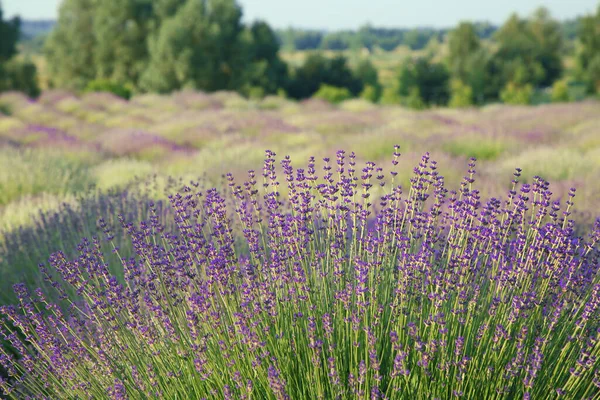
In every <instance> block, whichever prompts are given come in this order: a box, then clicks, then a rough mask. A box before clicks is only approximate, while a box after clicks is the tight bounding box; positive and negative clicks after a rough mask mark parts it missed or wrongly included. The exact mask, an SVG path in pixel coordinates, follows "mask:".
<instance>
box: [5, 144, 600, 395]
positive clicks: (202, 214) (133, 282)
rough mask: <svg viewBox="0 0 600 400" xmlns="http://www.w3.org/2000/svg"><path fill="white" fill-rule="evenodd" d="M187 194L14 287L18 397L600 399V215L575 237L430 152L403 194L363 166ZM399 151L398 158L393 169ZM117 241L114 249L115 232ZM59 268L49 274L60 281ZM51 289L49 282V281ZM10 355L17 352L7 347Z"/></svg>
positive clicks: (549, 215) (520, 199) (286, 162)
mask: <svg viewBox="0 0 600 400" xmlns="http://www.w3.org/2000/svg"><path fill="white" fill-rule="evenodd" d="M275 156H276V155H275V154H274V153H273V152H271V151H267V153H266V159H265V163H264V167H263V169H262V171H261V172H255V171H249V174H248V179H247V180H246V181H245V182H243V183H238V182H236V180H235V178H234V177H233V176H231V175H228V176H227V177H226V185H225V186H226V187H225V189H226V194H223V193H221V192H219V191H218V190H216V189H209V190H203V189H202V188H201V186H200V185H198V184H196V183H192V184H190V185H189V186H185V187H183V189H182V190H181V191H180V193H177V194H174V195H172V196H170V197H169V200H170V203H171V207H172V211H173V214H174V221H175V224H176V227H177V228H172V229H166V225H165V223H164V221H161V218H159V217H158V216H157V215H155V216H153V217H152V218H150V219H149V220H148V221H145V222H141V223H139V224H134V223H132V222H129V221H128V220H127V219H126V218H124V217H121V218H120V222H121V225H122V229H123V231H124V232H126V234H127V235H128V237H129V238H130V241H131V248H132V254H131V255H130V256H124V255H121V254H120V253H119V250H118V249H117V248H116V246H115V249H114V252H115V254H117V256H118V259H119V260H120V264H121V265H120V268H121V269H122V271H123V276H122V278H121V277H115V276H112V275H111V273H110V271H111V270H114V266H110V265H108V263H107V261H106V258H105V255H104V254H103V252H102V251H101V248H102V245H101V240H100V239H98V238H91V239H83V240H82V241H81V243H80V244H79V246H78V248H77V252H78V255H77V256H76V257H67V256H66V255H65V254H64V253H62V252H58V253H55V254H54V255H53V256H52V257H51V258H50V260H49V264H50V267H51V269H52V270H53V271H56V274H57V275H58V276H59V278H58V282H52V284H51V285H50V286H52V287H54V288H55V290H56V291H58V292H59V295H60V297H61V298H62V299H64V300H65V302H66V303H67V304H68V306H66V307H63V308H60V307H59V306H56V305H54V304H53V303H52V302H51V301H49V300H48V299H47V297H46V294H44V293H43V292H42V291H41V290H36V291H33V292H32V293H31V292H30V291H29V290H28V289H27V288H26V287H25V286H24V285H17V286H15V291H16V295H17V297H18V299H19V304H18V305H15V306H3V307H1V308H0V314H1V315H2V318H3V322H4V324H3V328H2V330H1V332H2V339H3V340H5V341H6V342H7V343H9V344H10V346H9V347H7V348H6V349H4V350H2V351H1V353H0V365H2V366H3V368H4V369H5V370H6V371H7V372H8V375H9V379H8V380H4V381H2V382H0V385H1V386H2V388H3V389H4V391H5V393H6V394H7V395H8V396H12V397H14V398H28V397H29V398H93V399H100V398H112V399H127V398H131V399H137V398H147V397H160V398H198V399H202V398H205V399H213V398H221V399H253V398H254V399H315V398H316V399H346V398H356V399H405V398H418V399H421V398H439V399H442V398H454V397H463V398H469V399H475V398H481V399H487V398H533V399H538V398H554V397H563V398H569V399H594V398H598V396H600V384H599V382H600V362H599V361H598V356H599V355H600V354H599V353H600V340H599V339H600V312H599V311H600V310H599V308H600V277H599V276H598V272H599V271H598V267H599V266H600V265H599V260H600V250H599V249H598V242H599V241H600V220H598V221H596V223H595V225H594V226H593V228H592V229H591V230H590V231H589V233H588V235H587V237H578V236H577V234H576V231H575V226H574V223H573V222H572V221H571V220H570V219H569V215H570V213H571V212H572V206H573V203H574V197H575V191H574V190H573V191H571V193H570V195H569V198H568V200H567V201H566V204H565V207H561V204H560V203H559V202H558V201H555V200H553V198H552V193H551V192H550V190H549V184H548V183H547V182H545V181H543V180H542V179H541V178H536V179H535V180H534V182H533V183H532V184H524V185H521V186H519V184H518V177H519V174H520V171H519V170H517V172H516V173H515V178H514V180H513V182H512V185H511V189H510V191H509V193H508V197H507V198H506V199H505V200H501V199H496V198H492V199H489V200H487V201H485V202H484V201H482V199H481V198H480V195H479V192H478V191H477V190H476V189H475V188H474V185H473V184H474V181H475V178H474V177H475V175H476V170H475V160H471V162H470V163H469V169H468V173H467V175H466V176H465V178H464V180H463V181H462V184H461V185H460V187H459V188H458V190H455V191H449V190H447V189H446V188H445V185H444V178H443V177H442V176H441V175H440V174H439V173H438V171H437V164H436V162H435V161H433V160H431V159H430V157H429V155H428V154H426V155H424V156H423V158H422V160H421V162H420V163H419V165H418V166H417V167H416V168H415V169H414V175H413V178H412V179H411V185H410V187H409V188H407V189H405V188H402V187H401V186H399V185H397V184H396V183H395V182H394V178H395V176H396V173H395V172H394V171H391V172H390V173H388V174H387V176H388V178H386V174H385V173H384V171H383V168H381V167H379V166H377V165H376V164H374V163H371V162H369V163H366V164H365V165H364V166H362V167H361V166H359V165H357V161H356V156H355V154H354V153H351V154H347V153H345V152H344V151H339V152H337V154H336V157H335V160H332V159H329V158H325V159H324V160H323V164H322V167H321V168H322V173H318V172H317V171H318V167H317V162H316V160H315V159H314V158H311V159H310V160H309V162H308V165H307V167H306V168H294V167H293V165H292V161H291V160H290V159H289V157H285V158H283V159H282V160H281V162H280V163H279V165H278V164H277V161H276V158H275ZM399 156H400V154H399V150H398V147H396V149H395V152H394V157H393V160H392V166H395V165H396V164H397V160H398V157H399ZM102 227H103V229H104V232H105V239H106V240H107V241H108V242H111V241H113V240H114V238H113V237H114V234H113V231H112V230H111V228H110V227H108V226H107V225H106V224H103V225H102ZM48 269H49V268H48V267H42V271H47V270H48ZM44 276H45V277H46V279H48V280H53V279H54V278H52V276H51V275H50V274H48V273H45V274H44ZM9 348H10V351H9Z"/></svg>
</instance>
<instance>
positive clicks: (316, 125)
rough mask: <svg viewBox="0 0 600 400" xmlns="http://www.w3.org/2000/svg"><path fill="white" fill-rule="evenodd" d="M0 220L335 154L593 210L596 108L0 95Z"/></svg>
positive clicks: (599, 170) (598, 158)
mask: <svg viewBox="0 0 600 400" xmlns="http://www.w3.org/2000/svg"><path fill="white" fill-rule="evenodd" d="M0 110H3V114H0V146H1V147H0V151H1V152H2V153H1V154H2V157H1V158H0V162H1V163H2V169H1V171H2V172H0V187H1V188H2V190H1V194H0V215H1V218H0V221H1V225H2V227H3V228H8V229H14V228H16V227H17V226H19V225H22V224H26V223H27V222H28V221H30V219H29V218H28V217H29V214H30V212H31V211H32V210H35V209H37V207H41V208H51V207H52V206H53V205H57V204H59V203H61V202H63V201H65V200H68V199H71V198H73V196H74V195H76V194H78V193H82V192H84V191H85V190H86V189H87V188H88V187H89V186H90V185H94V186H95V187H97V188H100V189H105V190H106V189H110V188H119V187H120V188H123V187H125V186H126V185H127V184H128V183H129V182H130V181H131V180H133V179H134V178H135V177H136V176H137V177H144V176H148V175H152V174H158V175H161V176H172V177H184V178H192V177H198V176H206V178H207V179H208V180H209V181H210V183H211V184H213V185H217V184H218V183H219V182H220V178H221V176H222V175H223V174H224V173H227V172H232V173H234V174H235V175H236V176H243V175H245V173H246V171H247V170H248V169H257V170H258V169H260V167H261V166H262V160H263V157H264V151H265V150H267V149H270V150H273V151H275V152H276V153H278V154H279V155H280V156H283V155H290V156H292V158H293V159H294V160H296V162H297V163H298V162H300V163H304V162H305V161H306V160H307V159H308V157H309V156H311V155H312V156H315V157H317V159H320V158H322V157H324V156H331V155H332V154H335V151H336V150H339V149H340V148H343V149H345V150H347V151H355V152H356V154H357V157H358V158H359V160H363V161H367V160H368V161H374V162H376V163H378V164H381V165H382V166H384V167H386V166H388V165H389V162H390V160H391V158H390V157H391V154H392V152H393V146H394V145H395V144H398V145H400V148H401V153H402V154H403V156H402V157H401V159H400V162H401V166H402V168H400V169H399V170H400V174H401V179H402V182H403V183H404V184H405V185H407V184H408V179H409V177H410V174H411V173H412V167H413V166H414V165H416V164H417V163H418V160H419V159H420V157H421V155H422V154H423V153H425V152H430V153H431V155H432V158H433V159H435V160H437V161H438V162H439V165H440V168H442V169H443V170H444V171H445V177H446V180H447V182H448V183H449V184H451V185H456V184H457V183H458V182H459V180H460V179H461V177H462V176H463V175H464V173H465V172H466V168H467V166H466V164H467V160H468V158H469V157H476V158H477V159H478V161H479V165H478V167H479V171H478V180H480V181H481V182H480V185H481V186H482V190H484V191H485V193H483V195H484V196H490V195H492V194H493V195H498V194H501V193H504V191H505V190H506V189H507V188H508V185H509V184H510V177H511V176H512V172H513V170H514V168H516V167H520V168H522V169H523V177H524V179H525V180H526V181H529V182H530V181H531V178H532V177H533V176H535V175H539V176H541V177H543V178H544V179H547V180H549V181H550V182H551V183H552V185H553V191H554V193H555V195H556V196H558V197H561V196H563V195H564V194H565V193H566V192H565V190H568V189H569V188H570V187H576V188H578V199H577V203H578V210H579V211H580V212H584V211H594V210H597V209H598V194H599V193H600V182H598V180H597V177H598V176H600V128H599V127H600V117H599V115H600V104H599V103H597V102H586V103H575V104H557V105H544V106H538V107H511V106H501V105H492V106H488V107H484V108H482V109H469V110H450V109H433V110H429V111H422V112H416V111H410V110H407V109H403V108H400V107H392V106H390V107H381V106H375V105H372V104H370V103H368V102H364V101H361V100H350V101H347V102H345V103H343V104H341V105H340V106H339V107H336V106H333V105H329V104H327V103H325V102H320V101H316V100H310V101H305V102H301V103H296V102H292V101H288V100H286V99H282V98H278V97H268V98H265V99H263V100H258V101H253V100H247V99H244V98H243V97H241V96H239V95H237V94H235V93H226V92H223V93H216V94H211V95H207V94H203V93H193V92H182V93H177V94H174V95H172V96H158V95H147V96H138V97H135V98H133V99H132V100H131V101H129V102H127V101H124V100H121V99H119V98H116V97H113V96H111V95H109V94H104V93H102V94H101V93H95V94H87V95H83V96H81V97H77V96H74V95H72V94H69V93H66V92H45V93H44V94H43V95H42V96H41V98H40V99H39V100H37V101H30V100H28V99H27V98H25V97H24V96H23V95H21V94H16V93H8V94H3V95H0Z"/></svg>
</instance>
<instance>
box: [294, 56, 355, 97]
mask: <svg viewBox="0 0 600 400" xmlns="http://www.w3.org/2000/svg"><path fill="white" fill-rule="evenodd" d="M323 84H326V85H329V86H335V87H339V88H346V89H348V90H349V91H350V93H351V94H352V95H353V96H356V95H358V94H359V93H360V92H361V91H362V90H363V82H362V81H361V80H360V79H359V78H358V77H356V76H355V75H354V74H353V72H352V70H351V69H350V68H349V67H348V64H347V60H346V58H345V57H343V56H336V57H334V58H332V59H329V58H326V57H324V56H323V55H321V54H320V53H314V54H311V55H310V56H308V57H307V59H306V61H305V62H304V64H303V65H302V66H301V67H299V68H297V69H296V70H295V71H294V74H293V75H292V77H291V80H290V84H289V87H288V89H287V93H288V95H289V96H290V97H292V98H295V99H303V98H308V97H310V96H312V95H313V94H314V93H316V92H317V90H319V88H320V87H321V85H323Z"/></svg>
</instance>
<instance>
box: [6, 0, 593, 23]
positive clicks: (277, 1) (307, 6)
mask: <svg viewBox="0 0 600 400" xmlns="http://www.w3.org/2000/svg"><path fill="white" fill-rule="evenodd" d="M238 1H239V3H240V4H241V5H242V7H243V10H244V19H245V20H246V21H253V20H255V19H262V20H266V21H267V22H268V23H269V24H270V25H272V26H273V27H276V28H285V27H288V26H293V27H299V28H313V29H327V30H338V29H354V28H358V27H360V26H362V25H364V24H366V23H370V24H371V25H373V26H385V27H406V28H412V27H417V26H430V27H439V28H441V27H451V26H454V25H456V24H457V23H458V22H459V21H462V20H472V21H489V22H491V23H493V24H501V23H502V22H503V21H504V20H506V19H507V18H508V16H509V15H510V14H511V13H512V12H517V13H519V14H520V15H523V16H524V15H528V14H530V13H531V12H532V11H533V10H535V9H536V8H538V7H539V6H545V7H547V8H548V9H549V10H550V11H551V13H552V15H553V16H554V17H555V18H557V19H567V18H573V17H575V16H578V15H582V14H586V13H591V12H594V11H595V10H596V8H597V7H598V5H600V1H599V0H238ZM0 2H1V3H2V5H3V9H4V13H5V15H7V16H13V15H16V14H19V15H21V17H23V18H26V19H54V18H56V17H57V14H58V11H57V10H58V5H59V3H60V0H0Z"/></svg>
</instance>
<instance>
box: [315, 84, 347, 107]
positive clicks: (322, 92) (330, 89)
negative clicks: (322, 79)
mask: <svg viewBox="0 0 600 400" xmlns="http://www.w3.org/2000/svg"><path fill="white" fill-rule="evenodd" d="M314 97H315V98H317V99H322V100H325V101H328V102H330V103H333V104H338V103H341V102H342V101H344V100H348V99H350V98H352V93H350V91H349V90H348V89H347V88H340V87H335V86H330V85H327V84H326V83H324V84H322V85H321V87H320V88H319V90H317V92H316V93H315V94H314Z"/></svg>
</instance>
